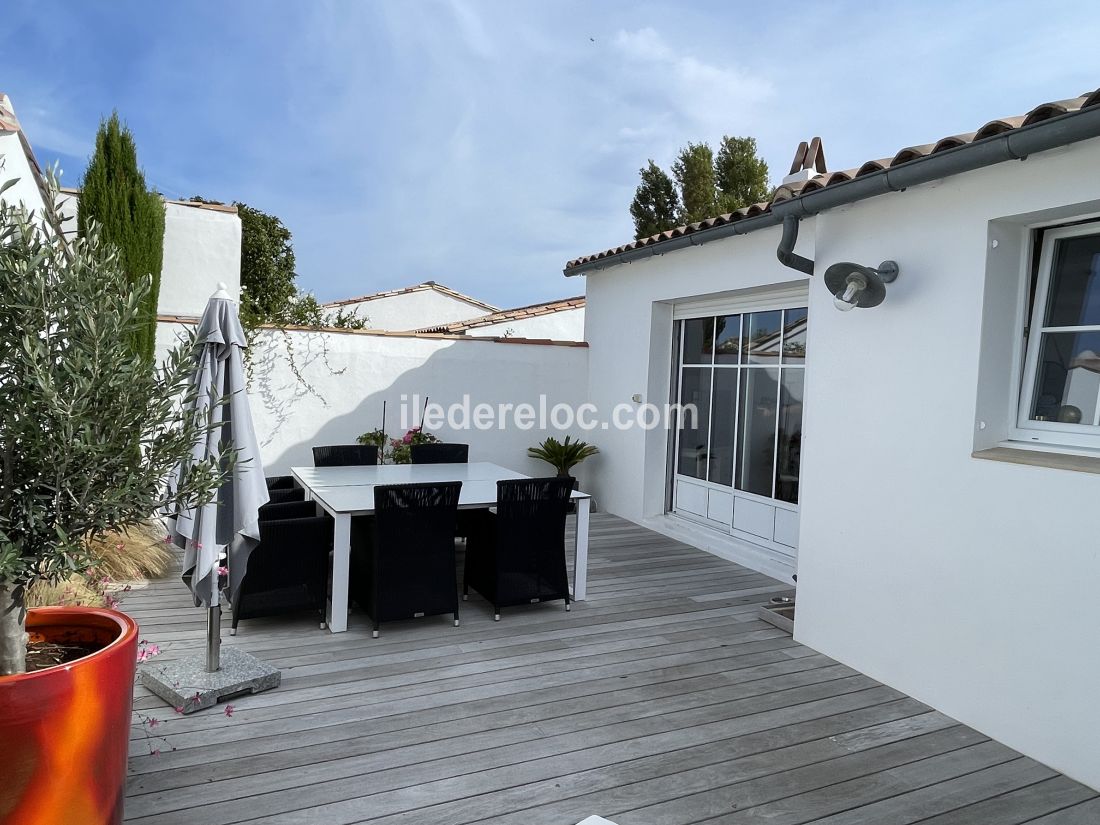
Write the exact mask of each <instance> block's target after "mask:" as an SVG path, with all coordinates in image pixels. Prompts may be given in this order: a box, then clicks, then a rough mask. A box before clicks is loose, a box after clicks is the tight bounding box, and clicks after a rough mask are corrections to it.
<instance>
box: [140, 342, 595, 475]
mask: <svg viewBox="0 0 1100 825" xmlns="http://www.w3.org/2000/svg"><path fill="white" fill-rule="evenodd" d="M180 328H181V327H180V325H178V324H174V323H161V324H160V325H159V328H158V331H157V344H158V351H160V352H162V353H163V352H164V350H165V348H166V347H168V346H170V344H171V342H172V340H173V338H174V336H175V335H176V334H178V331H179V329H180ZM288 346H289V348H290V349H291V350H293V353H294V363H295V364H297V367H298V370H299V372H300V373H301V376H302V378H303V379H304V380H305V382H306V383H308V384H309V386H310V387H312V391H311V390H310V389H307V388H306V386H304V384H303V383H302V382H301V381H299V380H298V379H297V378H296V377H295V376H294V374H293V371H292V368H291V362H290V359H289V358H288V356H287V349H288ZM252 359H253V360H252V382H251V392H250V400H251V404H252V415H253V418H254V419H255V422H256V428H257V431H258V433H259V440H260V448H261V453H262V456H263V461H264V469H265V471H266V473H267V474H268V475H276V474H281V473H285V472H287V470H288V468H290V467H291V466H296V465H311V464H313V457H312V453H311V451H310V448H311V447H313V446H315V445H324V444H350V443H353V442H354V441H355V438H356V436H358V435H360V434H361V433H364V432H366V431H368V430H373V429H376V428H377V427H380V426H381V422H382V402H383V400H385V401H386V402H387V414H386V415H387V419H386V430H387V432H388V433H389V435H390V436H391V437H398V436H400V435H402V434H403V432H404V430H403V429H402V427H401V409H400V407H401V397H402V396H403V395H407V396H410V397H411V396H413V395H417V394H419V395H420V397H421V398H422V399H423V397H424V396H425V395H427V396H429V397H430V399H431V401H432V402H433V403H434V402H438V403H440V404H441V405H443V406H444V407H447V406H448V405H449V404H451V403H455V402H460V401H461V400H462V396H463V394H464V393H468V394H469V396H470V402H471V406H473V405H476V404H479V403H488V404H492V405H493V406H494V407H495V406H496V405H498V404H501V403H507V404H519V403H524V402H526V403H529V404H532V405H534V406H535V408H536V409H537V408H538V405H539V396H540V394H545V395H546V397H547V400H548V404H549V405H550V406H553V405H554V404H559V403H564V404H569V405H571V406H573V407H576V406H577V405H579V404H581V403H583V401H584V396H585V391H586V383H587V370H588V350H587V348H585V347H583V346H568V345H557V344H527V343H518V342H495V341H489V340H484V339H477V338H470V339H460V340H455V339H444V338H428V337H412V336H408V337H406V336H384V335H370V334H363V333H337V332H310V331H300V330H295V331H287V332H280V331H266V332H263V333H261V334H260V341H259V342H258V343H257V344H256V345H255V352H254V353H253V356H252ZM410 406H411V404H410ZM418 422H419V412H418V411H417V412H416V418H415V419H414V420H413V421H412V422H411V423H410V426H411V425H412V424H416V423H418ZM566 432H570V433H572V434H573V435H574V436H576V435H580V432H579V431H577V430H570V431H560V430H557V429H555V428H553V427H547V428H546V429H539V428H538V427H537V423H536V426H535V427H534V428H532V429H530V430H526V431H524V430H520V429H517V428H516V427H514V426H511V425H510V426H509V427H508V428H507V429H505V430H503V431H500V430H496V429H494V430H490V431H481V430H476V429H469V430H464V431H456V430H454V429H452V428H451V427H449V426H444V427H442V428H440V429H438V430H435V431H433V434H434V435H437V436H439V437H440V438H442V439H443V440H444V441H457V442H463V443H468V444H469V445H470V460H471V461H492V462H494V463H496V464H500V465H503V466H505V467H509V468H512V469H515V470H518V471H519V472H523V473H527V474H530V475H543V476H546V475H553V474H554V471H553V469H552V468H551V467H550V466H549V465H548V464H545V463H543V462H541V461H536V460H533V459H530V458H528V457H527V448H528V447H529V446H531V445H533V444H536V443H537V442H540V441H542V440H543V439H544V438H545V437H546V436H547V435H557V436H559V437H561V436H562V435H564V434H566ZM598 460H599V457H598V456H596V457H595V458H592V459H589V460H588V461H586V462H585V466H582V467H581V468H579V470H580V472H579V473H578V477H579V479H580V480H581V482H582V483H583V480H584V477H585V476H584V470H585V469H586V468H587V465H590V464H595V463H597V462H598Z"/></svg>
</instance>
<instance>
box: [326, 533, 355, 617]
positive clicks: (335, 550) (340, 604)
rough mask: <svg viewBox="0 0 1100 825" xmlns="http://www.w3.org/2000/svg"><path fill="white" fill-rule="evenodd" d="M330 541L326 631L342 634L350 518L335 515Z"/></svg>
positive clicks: (346, 611) (349, 542)
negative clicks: (330, 576)
mask: <svg viewBox="0 0 1100 825" xmlns="http://www.w3.org/2000/svg"><path fill="white" fill-rule="evenodd" d="M334 520H335V521H336V524H335V532H334V535H333V541H332V598H331V599H329V603H328V617H327V618H328V629H329V631H330V632H332V633H343V632H344V631H345V630H347V629H348V578H349V575H348V573H349V570H348V568H349V567H350V564H351V516H349V515H348V514H347V513H337V514H336V516H335V517H334Z"/></svg>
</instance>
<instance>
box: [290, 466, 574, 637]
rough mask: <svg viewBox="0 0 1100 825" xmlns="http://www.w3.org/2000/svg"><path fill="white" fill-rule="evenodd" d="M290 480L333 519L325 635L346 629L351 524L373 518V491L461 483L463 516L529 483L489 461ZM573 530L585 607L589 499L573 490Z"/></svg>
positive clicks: (340, 470) (300, 472) (301, 475)
mask: <svg viewBox="0 0 1100 825" xmlns="http://www.w3.org/2000/svg"><path fill="white" fill-rule="evenodd" d="M290 472H291V475H293V476H294V478H295V479H296V480H297V482H298V483H299V484H300V485H301V486H302V487H303V489H305V491H306V497H307V498H308V499H311V500H312V501H313V502H314V503H316V504H317V506H318V507H320V508H321V509H322V510H324V511H325V512H326V513H328V514H329V515H330V516H332V518H333V520H334V521H335V522H336V523H335V531H334V537H333V545H332V550H333V553H332V595H331V597H330V598H329V603H328V610H327V615H326V619H327V622H328V629H329V630H330V631H331V632H333V633H342V632H344V631H345V630H347V629H348V579H349V569H350V565H351V519H352V517H353V516H368V515H372V514H373V513H374V488H375V486H376V485H379V484H418V483H422V482H431V481H461V482H462V489H461V490H460V492H459V497H458V507H459V509H461V510H469V509H476V508H480V507H492V506H493V505H495V504H496V503H497V482H498V481H504V480H509V479H517V478H530V476H526V475H524V474H523V473H517V472H516V471H515V470H509V469H508V468H507V467H501V466H499V465H497V464H492V463H490V462H488V461H473V462H470V463H469V464H380V465H359V466H354V467H292V468H291V470H290ZM572 500H573V502H574V503H575V504H576V510H577V529H576V541H575V544H574V550H575V556H574V560H573V599H574V601H578V602H583V601H584V600H585V597H586V595H587V594H586V590H587V585H588V519H589V513H590V510H591V503H592V497H591V496H590V495H588V493H582V492H580V491H577V490H574V491H573V494H572Z"/></svg>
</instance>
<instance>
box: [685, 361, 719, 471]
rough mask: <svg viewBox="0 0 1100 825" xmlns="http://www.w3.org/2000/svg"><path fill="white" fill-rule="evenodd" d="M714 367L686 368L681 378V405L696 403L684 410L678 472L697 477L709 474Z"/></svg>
mask: <svg viewBox="0 0 1100 825" xmlns="http://www.w3.org/2000/svg"><path fill="white" fill-rule="evenodd" d="M711 372H713V370H712V369H711V368H710V367H684V368H683V369H682V370H681V377H680V404H681V405H684V406H687V405H688V404H693V405H694V407H695V415H692V411H691V410H684V411H683V412H681V413H680V448H679V456H678V457H677V462H676V467H677V472H679V473H680V474H681V475H685V476H692V477H693V478H703V479H705V478H706V477H707V464H708V458H707V433H708V432H709V431H710V374H711Z"/></svg>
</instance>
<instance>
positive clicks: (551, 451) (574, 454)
mask: <svg viewBox="0 0 1100 825" xmlns="http://www.w3.org/2000/svg"><path fill="white" fill-rule="evenodd" d="M598 452H599V449H598V448H597V447H595V446H594V445H592V444H588V443H587V442H584V441H571V440H570V437H569V436H566V437H565V441H558V440H557V439H556V438H554V437H553V436H551V437H550V438H547V439H546V440H545V441H543V442H542V443H541V444H539V445H538V446H536V447H530V448H528V450H527V455H528V456H529V457H531V458H537V459H539V460H541V461H545V462H546V463H547V464H550V465H551V466H553V468H554V469H555V470H557V471H558V475H559V476H567V475H569V471H570V470H571V469H573V467H575V466H576V465H578V464H580V463H581V462H582V461H584V460H585V459H586V458H588V457H589V456H594V455H596V454H597V453H598Z"/></svg>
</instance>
